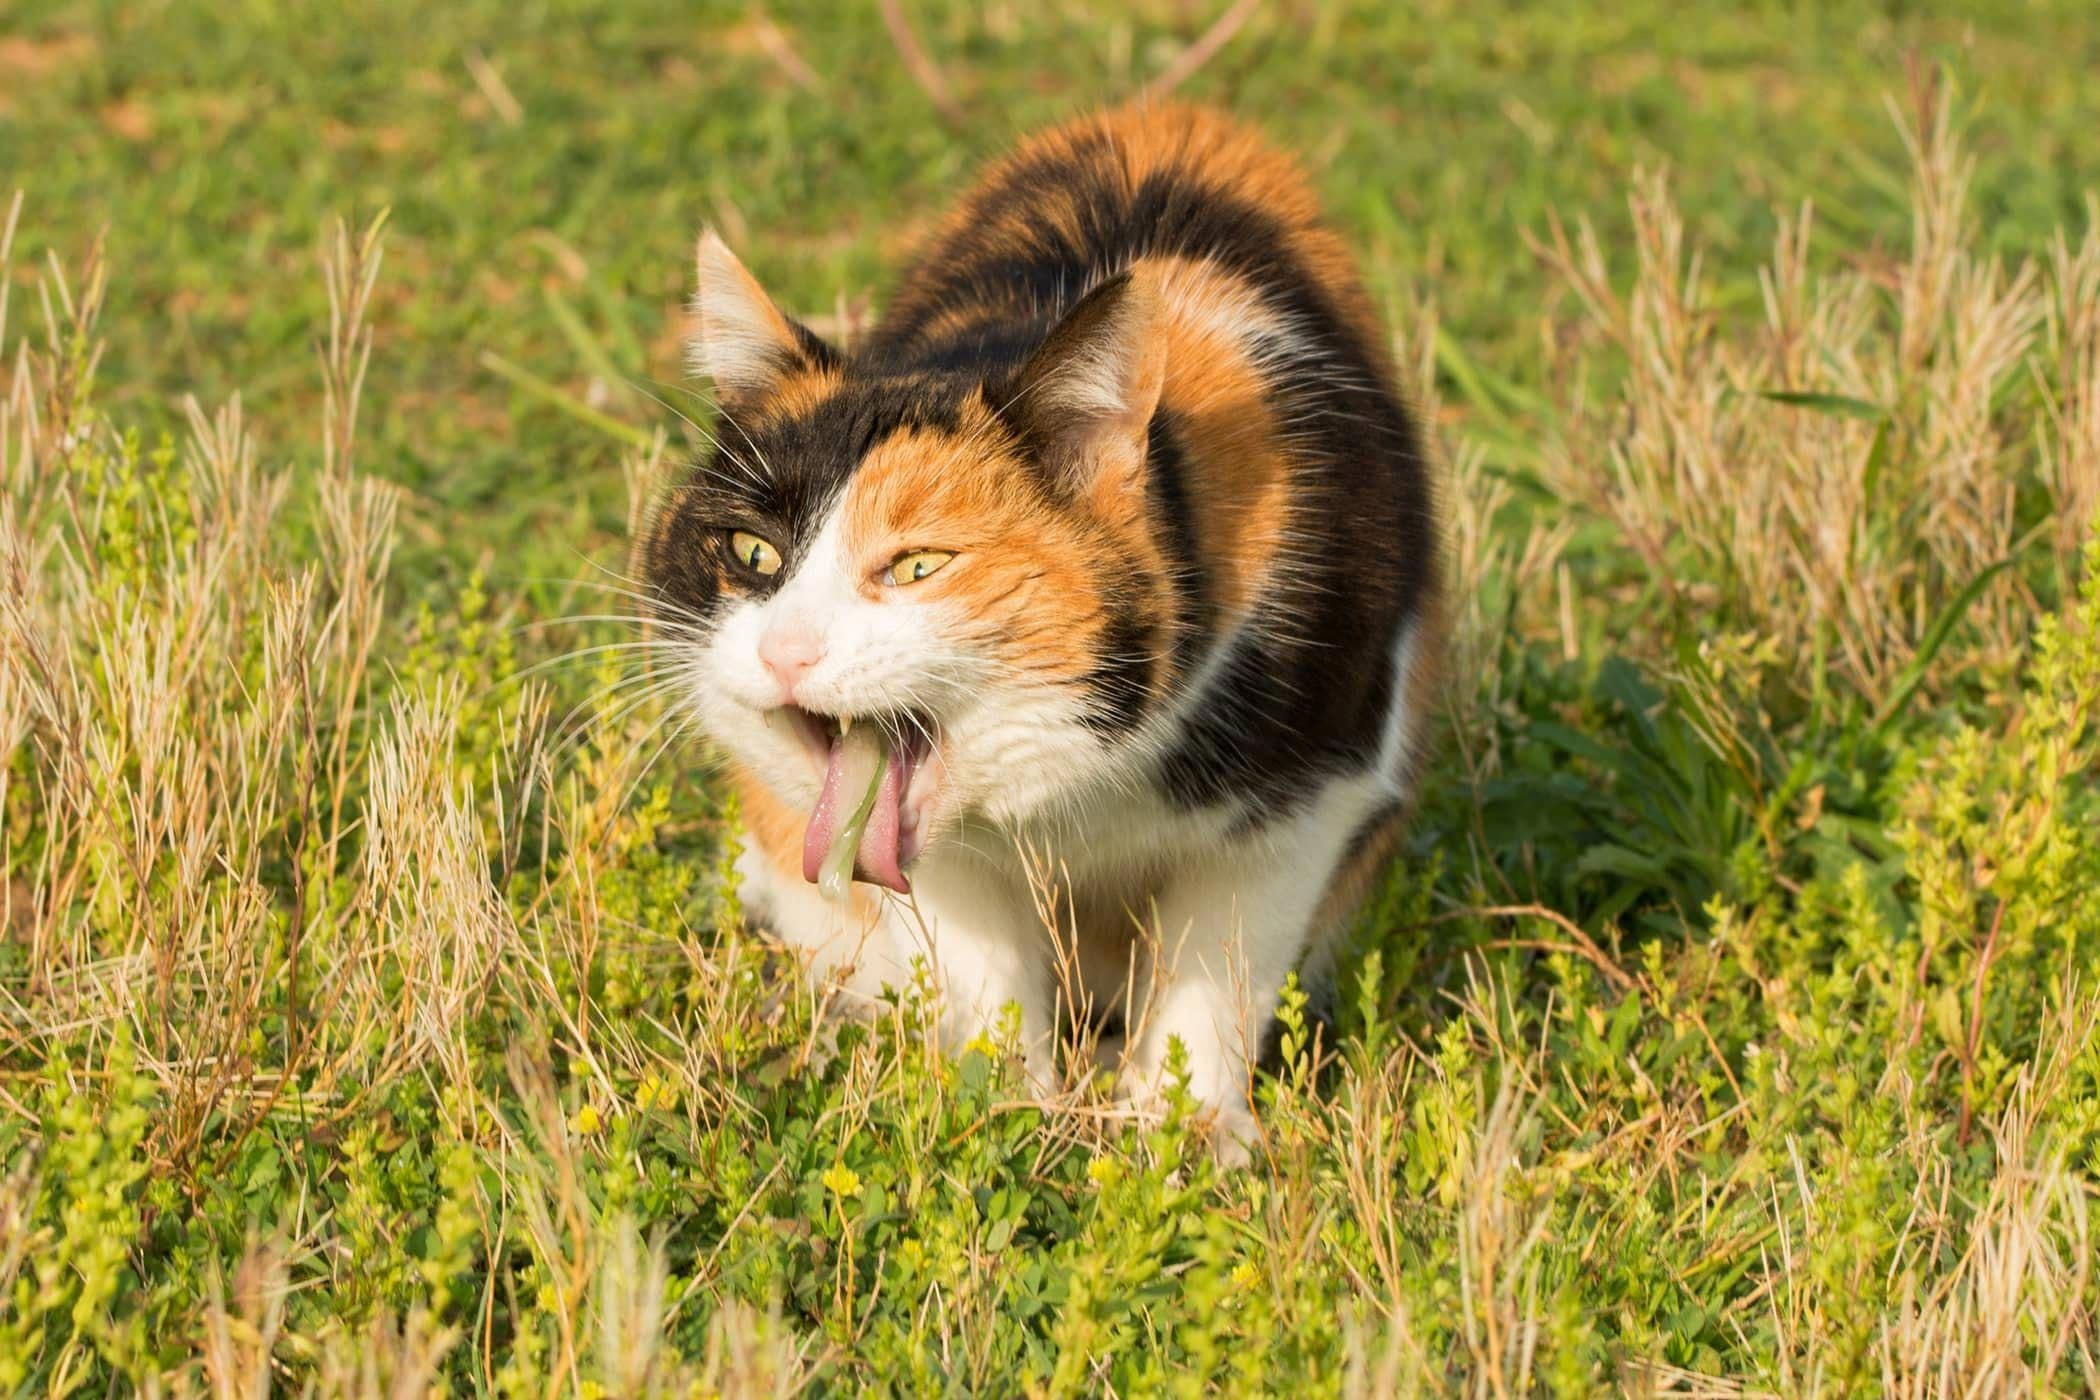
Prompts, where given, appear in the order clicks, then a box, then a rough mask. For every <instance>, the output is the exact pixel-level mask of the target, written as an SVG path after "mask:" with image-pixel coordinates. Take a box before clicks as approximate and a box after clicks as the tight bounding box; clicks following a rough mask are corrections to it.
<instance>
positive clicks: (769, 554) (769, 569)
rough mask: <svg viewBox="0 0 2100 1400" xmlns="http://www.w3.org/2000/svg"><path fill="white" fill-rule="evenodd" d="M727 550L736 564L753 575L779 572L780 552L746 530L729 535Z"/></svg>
mask: <svg viewBox="0 0 2100 1400" xmlns="http://www.w3.org/2000/svg"><path fill="white" fill-rule="evenodd" d="M729 548H730V551H731V552H732V553H734V554H735V555H736V561H737V563H739V564H742V565H743V566H744V567H745V568H747V569H749V570H750V571H751V572H752V573H754V574H777V573H779V572H780V551H779V550H777V549H775V548H773V546H772V545H770V544H768V543H767V542H766V541H764V540H762V539H760V538H759V537H758V536H756V535H754V534H752V533H750V532H749V531H748V530H738V531H736V532H735V533H734V534H732V535H730V537H729Z"/></svg>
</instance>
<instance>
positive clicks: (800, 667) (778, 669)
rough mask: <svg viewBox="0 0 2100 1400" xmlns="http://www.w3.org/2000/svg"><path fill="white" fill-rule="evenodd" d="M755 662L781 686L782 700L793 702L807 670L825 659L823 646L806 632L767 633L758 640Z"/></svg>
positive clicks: (807, 672)
mask: <svg viewBox="0 0 2100 1400" xmlns="http://www.w3.org/2000/svg"><path fill="white" fill-rule="evenodd" d="M758 659H759V660H760V661H763V662H765V663H766V669H767V670H768V671H771V672H772V673H773V679H774V680H776V681H778V682H780V694H781V698H782V699H783V700H784V701H786V700H793V699H794V698H795V687H796V686H798V685H800V684H801V683H802V678H803V677H804V676H806V675H808V674H809V668H810V667H812V666H814V665H816V664H817V663H818V662H819V661H821V660H823V659H824V643H823V642H821V641H820V640H818V639H817V637H816V636H815V635H813V634H811V633H808V632H801V631H769V632H767V633H765V635H763V636H761V637H760V638H759V639H758Z"/></svg>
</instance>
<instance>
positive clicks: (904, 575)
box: [883, 549, 955, 584]
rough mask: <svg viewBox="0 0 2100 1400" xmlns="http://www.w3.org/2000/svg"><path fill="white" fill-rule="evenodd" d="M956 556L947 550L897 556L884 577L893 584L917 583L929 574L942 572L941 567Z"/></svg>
mask: <svg viewBox="0 0 2100 1400" xmlns="http://www.w3.org/2000/svg"><path fill="white" fill-rule="evenodd" d="M954 557H955V556H954V555H953V554H950V553H949V552H948V551H947V550H945V549H915V550H913V551H912V552H911V553H909V554H900V555H898V556H897V562H896V563H894V564H892V565H890V567H889V572H887V573H885V574H884V575H883V577H884V578H886V579H888V580H889V581H890V582H891V583H892V584H906V583H917V582H918V581H919V580H920V579H922V578H925V577H926V576H927V575H928V574H932V573H938V572H940V568H941V565H943V564H945V563H947V562H948V561H949V560H950V559H953V558H954Z"/></svg>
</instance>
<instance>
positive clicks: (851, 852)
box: [802, 724, 911, 899]
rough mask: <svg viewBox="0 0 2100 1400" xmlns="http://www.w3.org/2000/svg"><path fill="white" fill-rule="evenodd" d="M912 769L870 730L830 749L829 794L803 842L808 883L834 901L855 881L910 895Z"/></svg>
mask: <svg viewBox="0 0 2100 1400" xmlns="http://www.w3.org/2000/svg"><path fill="white" fill-rule="evenodd" d="M909 769H910V764H909V763H908V762H906V761H905V760H904V759H903V758H902V757H901V756H900V755H899V754H898V753H897V752H896V750H895V749H894V748H893V747H892V746H891V745H890V744H888V743H887V742H885V740H884V738H883V735H882V731H881V730H880V729H878V728H877V727H876V726H874V725H872V724H865V725H862V726H861V727H860V728H858V729H854V730H851V731H849V732H848V733H846V734H843V735H840V736H839V737H837V738H834V739H833V740H832V741H831V758H830V761H829V762H828V764H827V765H826V766H825V769H824V791H823V792H822V793H821V794H820V795H819V796H818V797H817V805H816V807H815V808H813V809H812V810H811V812H810V814H809V829H808V830H807V831H806V832H804V833H803V836H802V878H803V879H805V880H808V881H810V882H811V883H813V884H815V885H816V886H818V888H819V889H821V890H822V891H823V893H824V894H825V895H826V896H828V897H830V898H832V899H843V898H845V896H846V887H847V885H848V884H850V883H851V882H852V881H853V880H866V881H868V882H869V883H871V884H876V885H883V886H886V887H888V888H890V889H893V890H895V891H897V893H899V894H909V893H911V882H910V881H908V880H906V879H905V878H904V871H903V868H902V866H901V863H900V861H899V859H898V843H899V840H900V832H901V828H902V825H903V824H902V821H901V819H900V818H901V814H902V810H903V806H904V789H905V786H906V784H907V783H908V782H909V781H910V779H911V773H910V771H909Z"/></svg>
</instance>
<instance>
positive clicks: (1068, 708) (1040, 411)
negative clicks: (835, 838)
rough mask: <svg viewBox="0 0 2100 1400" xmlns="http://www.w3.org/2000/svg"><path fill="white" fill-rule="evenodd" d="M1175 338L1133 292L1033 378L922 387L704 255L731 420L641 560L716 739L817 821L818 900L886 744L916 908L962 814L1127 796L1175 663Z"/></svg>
mask: <svg viewBox="0 0 2100 1400" xmlns="http://www.w3.org/2000/svg"><path fill="white" fill-rule="evenodd" d="M1157 315H1158V312H1157V296H1156V293H1155V292H1154V291H1153V290H1152V288H1151V287H1150V286H1149V285H1148V284H1147V283H1145V282H1144V281H1142V280H1133V279H1132V278H1131V277H1129V276H1127V275H1126V276H1124V277H1122V278H1118V279H1116V280H1113V281H1110V282H1108V283H1105V284H1104V285H1102V286H1100V287H1097V288H1095V289H1094V290H1093V291H1092V292H1090V293H1089V294H1088V295H1087V296H1086V297H1084V298H1083V299H1082V300H1081V301H1079V302H1078V303H1077V304H1076V305H1075V306H1074V307H1073V308H1072V309H1071V310H1070V311H1069V312H1068V313H1067V314H1066V315H1065V316H1064V317H1063V319H1062V320H1061V321H1060V322H1059V323H1058V324H1057V325H1056V327H1055V328H1054V329H1052V330H1051V332H1050V333H1049V335H1048V336H1047V338H1046V339H1044V340H1043V341H1042V343H1041V345H1040V347H1039V348H1037V349H1035V350H1034V351H1033V352H1032V353H1031V354H1029V355H1028V356H1027V357H1026V358H1025V359H1022V360H1020V361H1019V362H1018V363H1016V362H1013V361H1000V362H993V363H989V364H986V365H973V366H965V367H963V368H961V369H948V368H943V369H940V370H938V371H929V372H915V373H899V372H896V371H895V369H894V367H889V368H884V367H881V366H876V365H868V364H863V363H861V362H859V361H856V360H855V359H853V358H851V357H848V356H845V355H842V354H840V353H839V352H838V351H836V350H834V349H833V348H832V347H830V346H829V345H827V344H825V343H824V342H823V341H822V340H821V339H819V338H818V337H817V336H816V335H814V334H813V333H812V332H810V331H809V330H808V329H807V328H806V327H804V326H802V325H800V324H799V323H797V322H796V321H794V320H793V319H792V318H790V317H789V316H787V315H786V314H784V313H783V312H782V311H781V310H780V309H779V307H777V306H776V305H775V304H774V302H773V301H772V299H771V298H770V297H768V296H767V295H766V293H765V291H764V290H763V289H762V288H761V287H760V286H759V284H758V283H757V282H756V281H755V280H754V279H753V278H752V276H751V274H750V273H749V272H748V271H746V270H745V268H744V267H743V265H742V264H741V263H740V262H738V261H737V259H736V257H735V256H734V255H733V254H732V253H731V252H730V251H729V249H728V248H727V247H726V246H725V245H724V244H723V243H722V242H721V240H720V239H718V238H716V237H714V236H713V235H712V234H709V235H707V236H705V237H703V239H702V241H701V245H700V254H699V288H698V295H697V297H696V301H695V321H696V338H695V340H694V342H693V345H692V361H693V367H694V369H695V370H696V371H697V372H699V373H700V374H703V375H704V376H706V377H707V378H708V379H710V380H712V382H713V384H714V388H715V394H716V400H717V404H718V407H719V410H720V412H719V415H718V417H717V420H716V421H715V423H714V425H713V430H712V432H713V438H714V441H713V443H712V445H711V446H710V448H709V449H708V450H707V451H706V452H705V453H704V455H703V456H702V458H701V460H700V461H698V462H697V463H696V464H695V466H694V469H693V471H692V474H691V475H690V477H689V478H688V479H687V480H686V481H685V482H684V483H683V484H681V485H680V486H679V487H678V488H677V490H676V491H675V493H674V494H673V495H672V496H671V497H670V499H669V500H668V501H667V502H666V503H665V505H664V507H663V509H662V511H661V513H660V515H659V516H658V518H657V521H656V523H655V524H654V526H653V527H652V529H651V531H650V534H649V536H648V538H647V540H646V541H645V543H644V551H643V558H644V560H645V567H646V569H647V572H648V575H649V577H648V580H647V581H648V583H649V584H650V585H651V589H652V591H653V593H654V594H655V596H656V597H658V598H659V599H660V600H661V602H660V609H659V617H660V618H661V620H662V621H663V623H664V635H665V639H666V640H667V641H669V642H671V643H673V644H674V646H675V648H676V649H675V650H674V651H672V652H669V653H665V654H666V655H669V656H671V657H672V658H673V661H672V664H673V665H674V666H675V667H676V669H677V670H678V672H679V673H680V675H681V676H682V679H683V680H684V681H685V683H686V687H685V688H686V691H687V694H688V696H689V699H690V703H691V704H692V705H693V706H694V707H695V709H696V711H697V714H698V718H699V720H700V722H701V724H702V726H703V727H704V728H705V729H706V730H707V732H708V733H709V735H710V736H711V737H712V738H713V739H714V740H715V741H717V742H718V743H719V744H721V745H722V746H723V747H724V748H726V749H727V750H728V751H729V752H730V753H731V754H733V755H734V756H735V757H736V758H737V759H739V760H740V761H741V762H742V763H743V764H744V765H746V766H747V767H748V768H750V769H751V770H753V772H755V773H756V774H757V776H758V777H759V778H760V779H761V780H763V781H765V782H766V783H767V784H768V785H770V786H771V787H772V788H773V789H774V791H775V792H776V793H777V794H778V795H779V796H780V797H781V798H782V799H783V800H784V801H785V802H787V803H788V804H790V805H791V806H795V807H798V808H800V809H801V810H804V811H807V812H809V813H811V814H812V821H811V831H810V851H809V853H808V856H807V860H806V869H807V870H808V871H809V872H810V873H811V874H812V877H813V876H814V871H815V868H816V862H817V861H818V860H820V859H821V857H822V855H823V854H824V847H825V845H826V843H827V842H828V841H829V840H830V839H831V837H832V835H833V834H834V831H835V829H836V827H837V826H838V825H839V824H840V823H841V822H843V821H844V820H845V819H846V814H847V813H848V812H850V811H851V809H852V808H853V807H854V806H855V805H856V804H858V803H859V802H860V800H861V798H862V792H861V791H853V792H845V793H842V792H840V791H838V790H837V789H839V788H840V787H841V785H842V782H843V783H844V784H845V785H848V786H850V785H852V784H853V783H854V782H855V781H857V779H855V778H846V779H842V778H841V776H840V771H841V764H842V762H844V763H845V765H846V768H847V771H848V772H851V771H852V765H851V762H850V760H842V759H841V758H840V757H839V754H840V752H841V751H842V750H845V749H847V748H849V747H850V746H848V745H844V744H842V743H841V742H840V739H841V735H842V732H844V731H846V730H847V729H848V728H849V727H859V726H862V725H869V726H875V727H876V731H877V732H879V733H882V734H885V735H887V736H888V739H889V743H888V750H889V758H888V764H887V767H886V768H885V769H884V770H883V776H882V778H881V779H880V783H879V786H880V788H881V791H880V792H879V793H878V794H877V796H876V798H875V799H874V802H873V811H872V812H871V813H868V814H867V820H868V833H869V834H868V839H867V841H866V842H865V843H864V844H863V846H862V850H861V875H862V878H866V879H872V880H874V881H876V882H878V883H882V884H887V885H890V886H892V887H893V888H900V889H901V888H904V887H905V885H906V876H905V875H904V873H903V867H905V866H907V865H908V864H909V863H910V861H911V860H912V859H913V858H914V856H915V855H916V854H917V853H918V852H919V851H920V850H922V849H924V848H925V847H926V846H927V845H928V844H929V843H931V842H934V841H937V840H939V839H941V837H942V836H943V835H944V834H945V833H947V832H950V831H952V829H953V825H954V823H955V821H956V819H957V818H958V817H959V816H962V815H965V814H972V815H983V816H986V817H990V818H992V819H994V820H1000V821H1012V820H1015V819H1019V818H1023V817H1026V816H1027V815H1029V814H1031V813H1034V812H1037V811H1039V810H1041V809H1043V808H1045V807H1046V806H1050V805H1053V804H1057V803H1059V802H1061V801H1065V800H1070V799H1071V798H1074V797H1076V796H1078V795H1079V794H1080V793H1081V792H1083V791H1085V790H1086V789H1087V788H1088V787H1089V785H1091V784H1096V783H1101V782H1105V781H1113V772H1112V767H1113V763H1114V759H1113V758H1112V753H1113V751H1114V749H1115V747H1116V745H1117V743H1118V742H1119V741H1120V740H1123V739H1126V738H1128V737H1129V736H1131V735H1133V734H1136V733H1138V732H1140V731H1141V730H1142V727H1143V726H1142V720H1143V718H1144V715H1145V713H1146V711H1147V709H1148V707H1151V706H1153V705H1155V704H1156V703H1157V701H1158V695H1159V691H1160V688H1161V686H1162V685H1163V676H1164V673H1165V660H1166V657H1165V653H1166V652H1167V651H1168V650H1169V647H1170V644H1171V636H1170V634H1169V632H1168V628H1169V627H1170V625H1171V624H1170V621H1169V619H1170V614H1171V612H1172V608H1171V604H1170V593H1169V590H1170V583H1169V571H1170V569H1171V568H1172V564H1171V562H1170V558H1169V555H1168V553H1167V551H1165V550H1164V549H1163V548H1162V545H1161V543H1160V542H1159V541H1157V540H1156V539H1155V538H1154V537H1153V535H1154V532H1153V531H1152V530H1150V529H1149V528H1148V526H1147V520H1148V518H1149V517H1148V514H1147V505H1146V477H1147V470H1146V468H1147V461H1146V458H1147V449H1148V426H1149V424H1150V423H1151V420H1152V417H1153V413H1154V410H1155V408H1156V406H1157V403H1158V399H1159V393H1160V384H1161V379H1162V375H1163V359H1164V354H1163V351H1162V349H1161V342H1160V337H1159V335H1158V334H1157V328H1156V325H1155V322H1156V319H1157ZM861 771H862V772H865V771H866V769H865V767H864V766H863V768H862V770H861ZM886 823H887V824H888V825H887V827H886V826H885V824H886Z"/></svg>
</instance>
